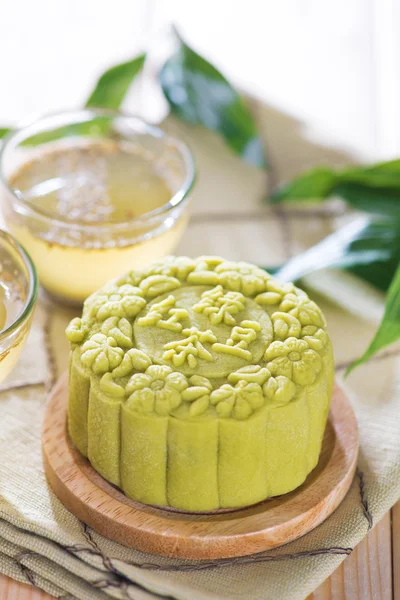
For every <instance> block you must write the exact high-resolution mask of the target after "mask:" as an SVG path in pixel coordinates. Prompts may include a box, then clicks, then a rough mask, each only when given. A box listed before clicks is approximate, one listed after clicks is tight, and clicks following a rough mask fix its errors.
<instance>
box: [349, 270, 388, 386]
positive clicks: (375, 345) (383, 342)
mask: <svg viewBox="0 0 400 600" xmlns="http://www.w3.org/2000/svg"><path fill="white" fill-rule="evenodd" d="M399 339H400V263H399V265H398V267H397V271H396V274H395V276H394V278H393V281H392V283H391V285H390V287H389V291H388V293H387V297H386V303H385V312H384V315H383V319H382V321H381V323H380V325H379V328H378V331H377V332H376V335H375V337H374V339H373V340H372V342H371V344H370V345H369V347H368V348H367V350H366V352H365V353H364V354H363V355H362V356H361V357H360V358H359V359H358V360H356V361H355V362H354V363H353V364H352V365H351V366H350V367H349V368H348V369H347V371H346V375H348V374H349V373H350V371H352V370H353V369H354V368H355V367H357V366H358V365H361V364H362V363H364V362H365V361H367V360H368V359H369V358H371V356H373V355H374V354H376V353H377V352H378V351H379V350H382V349H383V348H386V346H389V345H390V344H393V343H394V342H396V341H397V340H399Z"/></svg>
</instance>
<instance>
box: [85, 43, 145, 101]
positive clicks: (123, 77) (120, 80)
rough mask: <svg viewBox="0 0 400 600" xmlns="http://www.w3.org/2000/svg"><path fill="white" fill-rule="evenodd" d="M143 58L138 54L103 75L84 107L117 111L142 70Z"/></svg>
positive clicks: (143, 56)
mask: <svg viewBox="0 0 400 600" xmlns="http://www.w3.org/2000/svg"><path fill="white" fill-rule="evenodd" d="M145 58H146V55H145V54H140V56H137V57H136V58H134V59H133V60H129V61H128V62H125V63H121V64H119V65H115V66H114V67H111V69H108V70H107V71H106V72H105V73H103V75H102V76H101V77H100V79H99V80H98V82H97V84H96V87H95V88H94V90H93V92H92V93H91V94H90V96H89V99H88V100H87V102H86V106H87V107H101V108H111V109H114V110H116V109H118V108H119V107H120V106H121V104H122V101H123V99H124V97H125V94H126V93H127V91H128V89H129V87H130V85H131V83H132V81H133V80H134V79H135V77H136V76H137V75H138V74H139V73H140V71H141V70H142V69H143V65H144V61H145Z"/></svg>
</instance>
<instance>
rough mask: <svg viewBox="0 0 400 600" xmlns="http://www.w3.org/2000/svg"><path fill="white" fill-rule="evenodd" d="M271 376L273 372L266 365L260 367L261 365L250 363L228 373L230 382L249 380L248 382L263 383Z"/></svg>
mask: <svg viewBox="0 0 400 600" xmlns="http://www.w3.org/2000/svg"><path fill="white" fill-rule="evenodd" d="M270 377H271V373H270V372H269V371H268V369H266V368H265V367H260V365H249V366H247V367H242V368H241V369H238V370H237V371H235V372H234V373H231V374H230V375H228V381H229V383H238V382H239V381H247V382H248V383H258V384H259V385H262V384H263V383H265V382H266V381H267V379H269V378H270Z"/></svg>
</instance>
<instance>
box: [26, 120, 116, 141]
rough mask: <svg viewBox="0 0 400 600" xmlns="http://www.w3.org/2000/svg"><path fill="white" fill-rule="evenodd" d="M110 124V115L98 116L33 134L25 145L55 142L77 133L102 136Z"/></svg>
mask: <svg viewBox="0 0 400 600" xmlns="http://www.w3.org/2000/svg"><path fill="white" fill-rule="evenodd" d="M109 126H110V118H109V117H96V118H95V119H92V120H90V121H82V123H74V124H73V125H65V126H64V127H58V128H56V129H51V130H50V131H43V132H41V133H36V134H35V135H31V136H30V137H29V138H26V140H24V142H23V145H24V146H38V145H39V144H47V143H49V142H54V141H55V140H59V139H61V138H66V137H73V136H76V135H79V136H80V135H88V136H90V137H99V136H100V137H102V136H103V135H104V134H105V133H107V130H108V128H109Z"/></svg>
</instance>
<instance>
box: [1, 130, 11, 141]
mask: <svg viewBox="0 0 400 600" xmlns="http://www.w3.org/2000/svg"><path fill="white" fill-rule="evenodd" d="M10 131H11V128H9V127H0V139H1V138H3V137H5V136H6V135H7V133H10Z"/></svg>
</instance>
